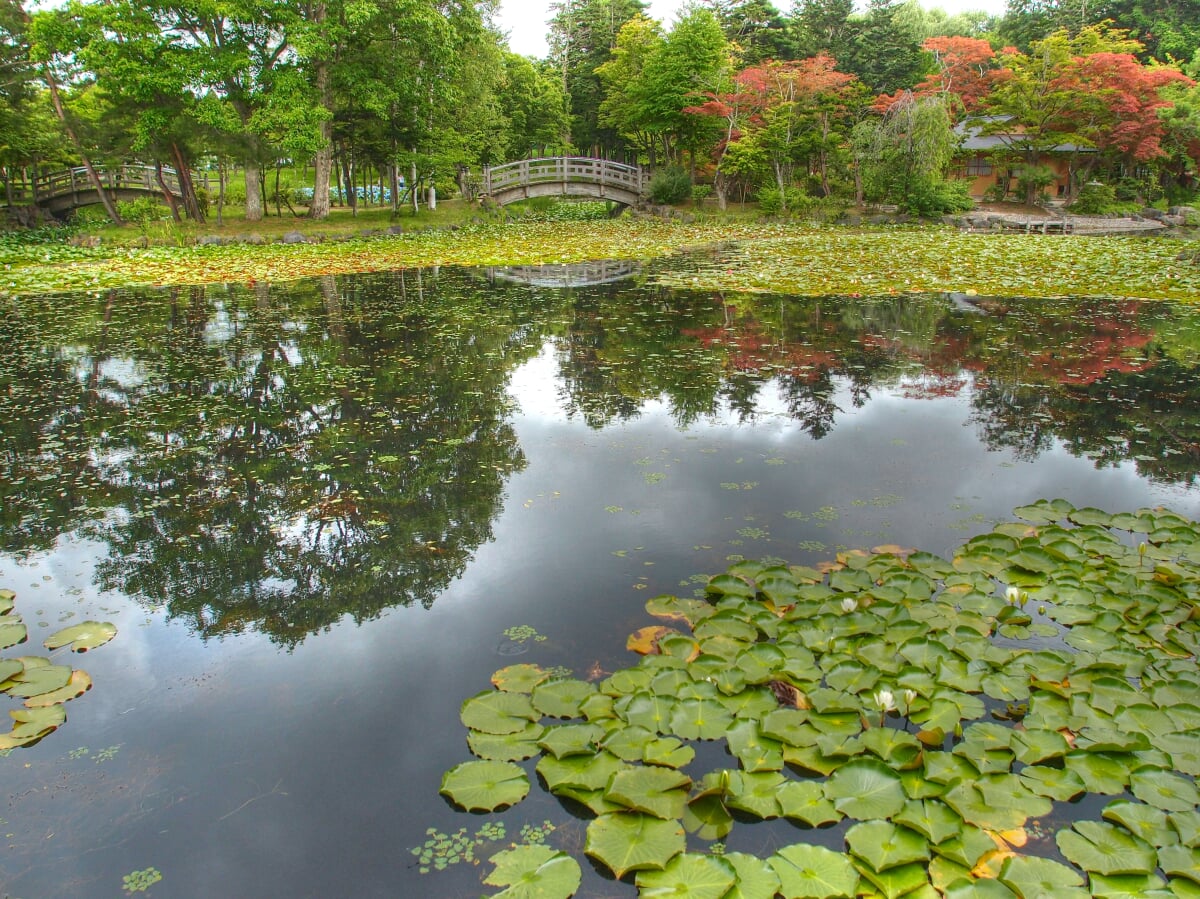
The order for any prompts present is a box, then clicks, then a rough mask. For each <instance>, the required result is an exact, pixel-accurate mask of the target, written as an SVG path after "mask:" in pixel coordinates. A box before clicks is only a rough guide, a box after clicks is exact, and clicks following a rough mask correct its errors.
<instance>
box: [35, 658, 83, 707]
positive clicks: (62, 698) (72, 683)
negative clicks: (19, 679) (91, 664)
mask: <svg viewBox="0 0 1200 899" xmlns="http://www.w3.org/2000/svg"><path fill="white" fill-rule="evenodd" d="M90 689H92V678H91V675H89V674H88V673H87V672H86V671H80V670H79V669H78V668H76V669H75V670H74V671H72V672H71V677H70V679H69V680H68V681H67V683H66V684H65V685H64V686H62V687H60V688H59V689H57V690H51V691H50V692H49V693H40V694H38V695H37V696H31V697H30V698H29V699H26V700H25V707H26V708H28V709H36V708H44V707H46V706H50V705H56V704H58V703H62V702H70V701H71V700H72V699H76V698H78V697H80V696H82V695H83V694H84V693H86V692H87V691H88V690H90Z"/></svg>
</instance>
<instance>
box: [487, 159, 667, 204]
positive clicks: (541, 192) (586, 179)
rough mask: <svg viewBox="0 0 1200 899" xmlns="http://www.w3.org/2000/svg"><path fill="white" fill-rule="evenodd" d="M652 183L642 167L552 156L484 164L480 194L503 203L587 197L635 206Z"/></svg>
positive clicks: (604, 160)
mask: <svg viewBox="0 0 1200 899" xmlns="http://www.w3.org/2000/svg"><path fill="white" fill-rule="evenodd" d="M649 182H650V179H649V177H648V176H647V175H646V173H645V172H644V171H643V170H642V168H641V166H636V165H625V164H624V163H620V162H610V161H609V160H607V159H592V158H591V157H587V156H553V157H546V158H543V159H521V160H518V161H517V162H507V163H505V164H504V165H496V166H487V167H484V170H483V184H482V185H481V192H480V194H481V196H483V197H487V198H488V199H490V200H492V202H494V203H498V204H499V205H501V206H504V205H505V204H508V203H516V202H517V201H519V200H528V199H530V198H532V197H588V198H591V199H597V200H609V201H611V202H614V203H619V204H620V205H622V206H636V205H637V204H638V203H640V202H642V200H644V199H645V198H646V190H647V187H648V186H649Z"/></svg>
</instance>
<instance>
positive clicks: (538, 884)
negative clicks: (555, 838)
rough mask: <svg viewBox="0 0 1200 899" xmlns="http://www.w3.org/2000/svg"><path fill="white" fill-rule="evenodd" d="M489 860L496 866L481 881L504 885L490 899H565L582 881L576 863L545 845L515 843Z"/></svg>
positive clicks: (564, 854)
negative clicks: (513, 846) (520, 844)
mask: <svg viewBox="0 0 1200 899" xmlns="http://www.w3.org/2000/svg"><path fill="white" fill-rule="evenodd" d="M488 861H490V862H491V863H492V864H493V865H495V866H496V869H495V870H494V871H492V873H491V874H489V875H488V876H487V877H485V878H484V879H483V882H484V883H486V884H488V885H490V886H496V887H507V889H505V890H502V891H501V892H499V893H496V894H495V896H493V897H492V899H568V897H570V896H573V895H575V891H576V890H578V889H579V884H580V882H581V881H582V880H583V871H582V870H581V869H580V867H579V862H577V861H575V859H573V858H571V857H570V856H569V855H567V854H566V853H565V852H559V851H555V850H554V849H551V848H549V847H548V846H537V845H534V846H517V847H516V848H514V849H505V850H503V851H501V852H497V853H496V854H495V855H493V856H492V857H491V858H490V859H488Z"/></svg>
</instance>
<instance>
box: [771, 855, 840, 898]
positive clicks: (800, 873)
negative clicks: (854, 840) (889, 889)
mask: <svg viewBox="0 0 1200 899" xmlns="http://www.w3.org/2000/svg"><path fill="white" fill-rule="evenodd" d="M767 862H768V864H770V866H771V869H772V870H773V871H774V872H775V874H776V876H777V877H778V878H779V883H780V893H782V895H783V896H784V897H785V899H852V897H853V896H855V895H856V894H857V891H858V882H859V875H858V871H856V870H855V868H854V865H853V864H851V863H850V859H849V858H847V857H846V856H845V855H843V854H842V853H840V852H834V851H832V850H830V849H826V848H824V847H823V846H809V845H807V844H805V843H793V844H792V845H790V846H784V847H783V848H782V849H780V850H779V851H778V852H776V853H775V854H774V855H772V856H771V857H770V858H769V859H767Z"/></svg>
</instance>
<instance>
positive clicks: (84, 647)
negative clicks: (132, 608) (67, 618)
mask: <svg viewBox="0 0 1200 899" xmlns="http://www.w3.org/2000/svg"><path fill="white" fill-rule="evenodd" d="M116 635H117V626H116V625H115V624H111V623H109V622H107V621H82V622H80V623H79V624H73V625H71V626H70V627H64V628H63V629H62V630H61V631H57V632H56V633H53V634H51V635H50V636H49V637H47V638H46V640H45V643H44V645H45V647H46V648H47V649H58V648H59V647H60V646H68V647H69V648H70V650H71V651H72V652H87V651H88V650H89V649H95V648H96V647H97V646H103V645H104V644H105V643H107V642H108V641H109V640H111V639H112V638H113V637H115V636H116Z"/></svg>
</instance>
